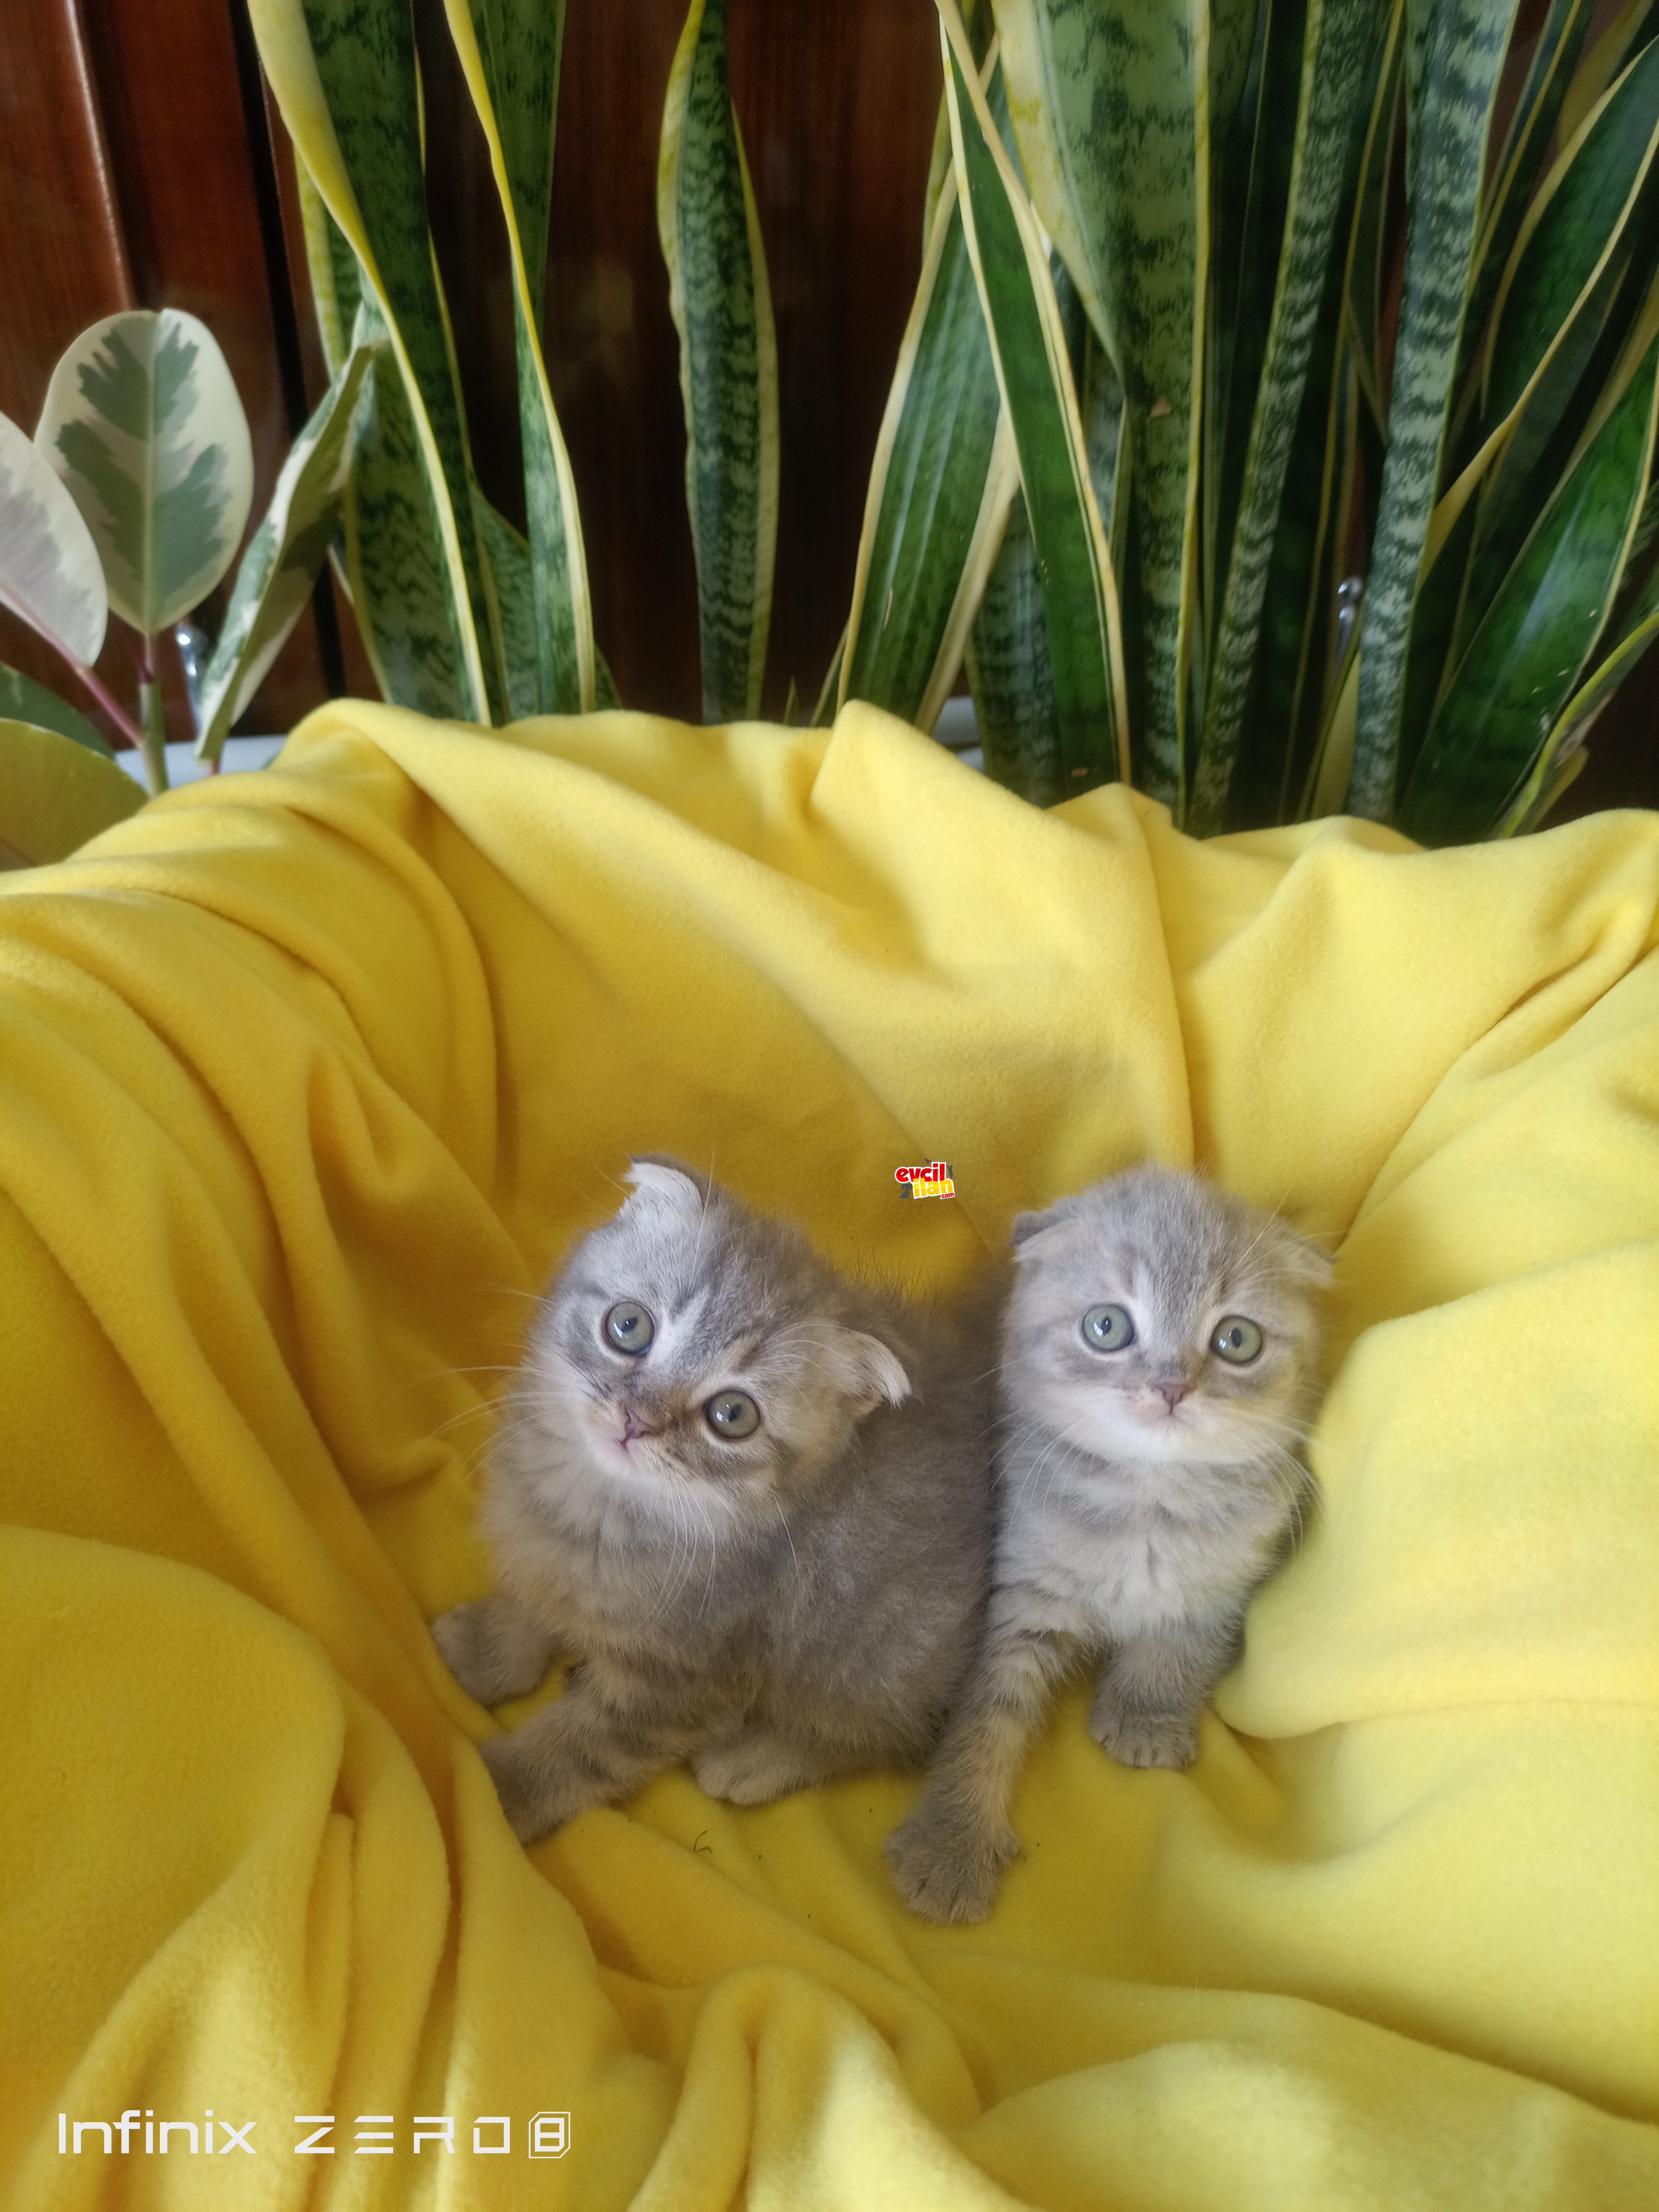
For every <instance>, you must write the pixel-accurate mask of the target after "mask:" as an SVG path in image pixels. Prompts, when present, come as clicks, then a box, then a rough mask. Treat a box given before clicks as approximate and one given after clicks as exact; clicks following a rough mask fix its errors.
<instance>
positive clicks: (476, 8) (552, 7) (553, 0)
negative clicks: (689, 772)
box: [445, 0, 595, 714]
mask: <svg viewBox="0 0 1659 2212" xmlns="http://www.w3.org/2000/svg"><path fill="white" fill-rule="evenodd" d="M445 5H446V12H447V16H448V21H449V29H450V35H451V37H452V38H453V40H454V44H455V51H456V52H457V54H458V55H459V58H460V63H461V68H462V71H463V73H464V74H465V78H466V82H467V88H468V90H469V91H470V92H471V95H472V104H473V106H474V107H475V108H476V110H477V116H478V120H479V122H480V124H481V125H483V134H484V139H485V143H487V144H488V146H489V161H490V167H491V170H492V172H493V173H494V176H495V189H496V191H497V192H498V194H499V195H500V197H501V213H502V216H503V217H504V219H505V221H506V224H507V241H508V245H509V246H510V248H511V251H512V262H513V336H514V342H515V344H516V347H517V354H518V368H519V426H520V438H521V442H522V445H523V448H524V485H525V509H526V516H527V518H528V520H529V525H530V561H531V569H532V580H533V590H534V601H533V605H534V609H535V619H534V620H533V622H532V625H531V629H530V633H529V636H528V638H527V639H525V638H524V637H523V636H522V635H517V636H516V643H515V640H514V639H507V640H506V643H507V668H508V675H507V686H508V690H509V693H510V694H511V695H512V696H511V697H510V699H509V704H510V705H511V706H512V708H513V712H514V713H515V714H516V713H530V714H581V713H586V711H587V710H588V709H589V708H592V705H593V704H594V699H595V689H594V685H595V663H594V658H593V611H592V600H591V599H590V596H589V592H588V582H587V555H586V548H585V547H584V544H583V542H582V530H581V518H580V513H578V510H577V505H576V480H575V477H574V475H573V474H572V472H571V467H570V455H569V453H568V449H567V447H566V446H565V441H564V433H563V431H562V429H561V428H560V425H559V417H558V413H557V410H556V408H555V407H554V404H553V392H552V387H551V386H550V384H549V382H548V378H547V364H546V362H545V361H544V358H543V356H542V345H541V324H542V306H543V294H544V289H545V283H546V272H547V233H548V218H549V213H550V205H551V201H552V192H553V129H554V118H555V111H556V107H557V104H558V92H559V50H560V46H561V44H562V40H563V35H564V4H563V0H445ZM498 519H499V518H498ZM482 527H483V531H484V535H485V543H486V550H487V551H488V548H489V544H490V543H491V541H492V539H493V538H495V532H494V529H493V526H491V525H489V524H488V523H484V524H483V525H482ZM496 582H497V589H498V592H499V589H500V578H499V576H498V577H497V579H496ZM503 620H504V621H505V616H504V615H503ZM525 643H528V644H529V645H530V646H531V647H532V662H531V676H532V682H533V690H531V691H530V692H529V693H528V694H526V684H525V679H524V677H523V676H522V675H521V674H520V673H519V672H518V671H516V670H514V668H513V653H514V650H515V649H518V650H521V649H522V647H523V646H524V644H525ZM526 696H530V697H532V699H533V702H534V703H533V704H532V705H530V706H528V707H526V706H523V705H521V704H520V703H519V702H521V701H522V700H523V699H524V698H525V697H526Z"/></svg>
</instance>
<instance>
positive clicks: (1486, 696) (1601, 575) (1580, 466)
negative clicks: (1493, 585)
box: [1400, 342, 1659, 844]
mask: <svg viewBox="0 0 1659 2212" xmlns="http://www.w3.org/2000/svg"><path fill="white" fill-rule="evenodd" d="M1656 392H1659V342H1655V343H1650V345H1649V347H1648V350H1647V352H1646V353H1645V355H1644V356H1643V358H1642V360H1641V362H1640V363H1639V365H1638V368H1637V369H1636V371H1635V373H1634V374H1632V375H1631V376H1630V377H1629V380H1628V382H1627V383H1626V385H1625V387H1624V389H1623V391H1622V392H1621V393H1620V396H1619V397H1618V398H1617V400H1616V402H1615V404H1613V405H1612V406H1611V408H1610V409H1609V410H1608V411H1607V413H1606V415H1605V416H1604V417H1603V419H1602V420H1601V423H1600V425H1599V427H1597V428H1595V431H1594V434H1593V435H1591V436H1590V437H1589V441H1588V443H1587V444H1586V445H1585V447H1584V448H1583V452H1582V453H1580V455H1579V457H1578V459H1577V463H1576V465H1574V467H1573V468H1572V469H1571V471H1569V473H1568V475H1567V477H1566V479H1565V482H1564V483H1563V484H1562V485H1561V487H1560V489H1559V490H1558V492H1557V493H1556V495H1555V496H1554V497H1553V499H1552V500H1551V501H1550V503H1549V505H1548V506H1547V507H1546V508H1545V510H1544V512H1543V513H1542V514H1541V516H1540V518H1539V520H1538V524H1537V526H1536V528H1535V529H1534V532H1533V533H1532V536H1531V538H1529V539H1528V543H1527V544H1526V546H1525V547H1524V548H1523V550H1522V554H1521V556H1520V558H1519V560H1518V561H1517V562H1516V564H1515V567H1514V568H1513V569H1512V570H1511V571H1510V574H1509V576H1508V577H1507V578H1506V579H1505V581H1504V587H1503V589H1502V590H1501V591H1500V592H1498V596H1497V598H1496V599H1494V601H1493V603H1492V607H1491V610H1490V611H1489V612H1488V613H1487V615H1486V619H1485V621H1484V622H1483V623H1481V625H1480V629H1478V630H1477V631H1476V633H1475V635H1474V639H1473V641H1471V643H1470V646H1469V648H1468V652H1467V653H1465V654H1464V656H1463V658H1462V661H1461V662H1460V664H1459V665H1458V668H1457V671H1456V674H1455V676H1454V678H1452V681H1451V683H1450V684H1449V687H1448V689H1447V691H1446V693H1445V695H1444V696H1443V698H1442V700H1441V702H1440V705H1439V707H1438V708H1437V711H1436V714H1435V717H1434V720H1433V723H1432V725H1431V727H1430V730H1429V733H1428V735H1427V737H1426V738H1425V740H1424V744H1423V749H1422V751H1421V754H1420V755H1419V759H1418V762H1417V766H1416V769H1415V772H1414V774H1413V777H1412V780H1411V782H1410V785H1409V786H1408V787H1407V792H1406V794H1405V799H1404V802H1403V804H1402V805H1401V819H1400V827H1401V829H1404V830H1405V832H1406V833H1407V836H1413V837H1416V838H1417V839H1419V841H1420V842H1423V843H1425V844H1446V843H1450V842H1455V841H1457V840H1460V839H1464V838H1470V837H1480V836H1486V835H1488V834H1489V833H1490V832H1491V831H1492V829H1494V827H1496V826H1498V825H1499V824H1501V823H1502V822H1503V820H1504V817H1505V815H1506V813H1507V812H1508V811H1509V809H1510V805H1512V803H1513V801H1514V800H1515V799H1516V795H1517V793H1520V792H1521V791H1522V789H1523V788H1524V787H1525V786H1526V784H1527V781H1528V778H1529V777H1530V775H1532V773H1533V771H1534V769H1535V767H1536V765H1537V763H1538V762H1539V759H1540V757H1541V755H1542V754H1543V753H1544V751H1545V750H1546V747H1547V743H1548V740H1549V738H1550V735H1551V732H1552V731H1553V727H1554V726H1555V723H1556V720H1557V719H1558V717H1559V715H1560V714H1561V710H1562V708H1564V707H1565V705H1566V704H1567V702H1569V700H1570V699H1571V696H1572V694H1573V693H1574V691H1575V690H1577V686H1578V682H1579V678H1580V675H1581V672H1582V671H1583V669H1584V668H1585V667H1586V666H1587V665H1588V664H1589V659H1590V656H1591V654H1592V653H1594V651H1595V645H1596V641H1597V640H1598V638H1599V637H1600V635H1601V631H1602V629H1604V627H1605V626H1606V623H1607V615H1608V611H1609V609H1610V607H1611V605H1612V601H1613V592H1614V591H1615V589H1616V587H1617V585H1618V580H1619V578H1620V574H1621V573H1622V571H1623V568H1624V565H1625V561H1626V555H1627V553H1628V550H1629V548H1630V544H1631V541H1632V538H1633V536H1634V534H1635V531H1636V526H1637V522H1638V517H1639V515H1640V512H1641V504H1642V492H1643V487H1644V484H1645V483H1646V480H1647V475H1648V471H1649V468H1650V464H1651V460H1652V455H1653V436H1654V416H1655V398H1656Z"/></svg>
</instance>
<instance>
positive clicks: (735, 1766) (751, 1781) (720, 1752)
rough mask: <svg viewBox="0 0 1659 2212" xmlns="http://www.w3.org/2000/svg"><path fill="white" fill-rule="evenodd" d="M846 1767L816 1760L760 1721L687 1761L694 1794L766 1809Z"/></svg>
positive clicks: (807, 1750)
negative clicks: (699, 1792)
mask: <svg viewBox="0 0 1659 2212" xmlns="http://www.w3.org/2000/svg"><path fill="white" fill-rule="evenodd" d="M846 1765H847V1762H842V1763H841V1764H837V1763H836V1761H835V1760H834V1759H825V1758H823V1756H821V1755H820V1756H817V1757H815V1756H814V1754H813V1753H812V1750H811V1747H810V1746H809V1745H806V1744H803V1743H799V1742H798V1741H795V1740H794V1739H793V1737H791V1736H789V1735H786V1734H785V1733H784V1731H783V1730H782V1729H775V1728H771V1727H769V1726H768V1725H767V1724H766V1723H764V1722H760V1723H755V1724H754V1725H752V1726H750V1727H747V1728H744V1729H739V1730H738V1734H737V1735H731V1736H726V1737H725V1738H724V1739H723V1740H722V1741H720V1742H719V1743H714V1744H710V1745H709V1747H708V1749H707V1750H706V1751H700V1752H699V1753H697V1754H696V1758H695V1759H693V1760H692V1762H691V1771H692V1773H693V1774H694V1775H695V1776H696V1784H697V1787H698V1789H699V1790H702V1793H703V1795H704V1796H707V1797H720V1798H723V1799H724V1800H725V1802H726V1803H727V1804H728V1805H769V1804H770V1803H771V1802H772V1800H773V1799H774V1798H775V1797H787V1796H789V1795H790V1793H791V1791H793V1790H811V1789H813V1788H815V1787H816V1785H817V1784H818V1783H820V1782H827V1781H828V1780H829V1778H830V1776H831V1775H832V1774H838V1773H842V1772H845V1771H846Z"/></svg>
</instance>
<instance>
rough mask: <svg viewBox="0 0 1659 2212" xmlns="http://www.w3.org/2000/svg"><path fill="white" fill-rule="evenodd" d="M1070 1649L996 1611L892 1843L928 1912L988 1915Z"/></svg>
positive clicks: (928, 1915)
mask: <svg viewBox="0 0 1659 2212" xmlns="http://www.w3.org/2000/svg"><path fill="white" fill-rule="evenodd" d="M1069 1656H1070V1654H1069V1650H1068V1649H1067V1648H1066V1646H1065V1645H1063V1644H1061V1643H1060V1641H1059V1640H1058V1639H1057V1638H1054V1637H1052V1636H1047V1635H1044V1634H1042V1632H1039V1631H1031V1630H1027V1629H1022V1628H1016V1627H1015V1626H1013V1625H1012V1622H1008V1621H1002V1622H999V1621H997V1620H995V1619H993V1620H992V1621H991V1623H990V1625H989V1626H988V1627H987V1632H986V1637H985V1641H984V1643H983V1644H982V1645H981V1651H980V1655H979V1657H978V1658H977V1660H976V1661H975V1667H974V1672H973V1674H972V1676H971V1677H970V1679H969V1683H968V1686H967V1690H966V1694H965V1696H964V1698H963V1702H962V1704H961V1705H960V1706H959V1707H958V1709H957V1711H956V1713H955V1714H954V1715H953V1716H952V1717H951V1723H950V1725H949V1727H948V1728H947V1729H946V1730H945V1740H944V1741H943V1742H942V1743H941V1744H940V1746H939V1753H938V1756H937V1757H936V1758H935V1759H934V1761H933V1766H932V1768H931V1769H930V1771H929V1772H928V1776H927V1781H926V1782H925V1783H924V1784H923V1785H922V1791H921V1797H920V1798H919V1799H918V1801H917V1803H916V1808H915V1811H914V1812H913V1813H912V1814H911V1815H910V1817H909V1819H908V1820H907V1821H906V1822H905V1823H904V1825H903V1826H902V1827H900V1828H896V1829H895V1830H894V1831H893V1832H892V1834H891V1835H890V1836H889V1838H887V1841H886V1844H885V1845H884V1850H885V1853H886V1857H887V1863H888V1865H889V1867H890V1869H892V1875H893V1881H894V1884H895V1886H896V1888H897V1890H898V1893H899V1895H900V1896H901V1897H902V1899H904V1901H905V1903H906V1904H907V1905H908V1906H909V1907H910V1910H911V1911H913V1912H917V1913H920V1914H921V1917H922V1918H923V1919H924V1920H983V1919H984V1918H985V1917H986V1915H987V1913H988V1912H989V1911H990V1910H991V1907H992V1906H993V1905H994V1904H995V1903H996V1897H997V1890H998V1888H999V1887H1000V1883H1001V1881H1002V1873H1003V1869H1004V1868H1005V1867H1006V1866H1007V1865H1008V1863H1009V1862H1010V1861H1011V1860H1012V1859H1015V1858H1018V1856H1019V1838H1018V1836H1017V1835H1016V1834H1015V1832H1014V1831H1013V1829H1012V1826H1010V1825H1009V1820H1008V1804H1009V1800H1010V1799H1011V1798H1012V1796H1013V1794H1014V1784H1016V1782H1018V1779H1019V1770H1020V1765H1021V1763H1022V1762H1023V1760H1024V1756H1025V1746H1026V1742H1027V1740H1028V1739H1029V1737H1030V1733H1031V1731H1032V1729H1034V1728H1035V1727H1036V1724H1037V1723H1038V1721H1039V1720H1040V1719H1041V1718H1042V1709H1043V1706H1044V1705H1045V1704H1046V1702H1047V1700H1048V1687H1049V1685H1050V1683H1051V1682H1052V1681H1053V1680H1054V1678H1055V1677H1056V1676H1057V1675H1058V1674H1061V1673H1063V1672H1064V1670H1065V1668H1066V1664H1067V1662H1068V1659H1069Z"/></svg>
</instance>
